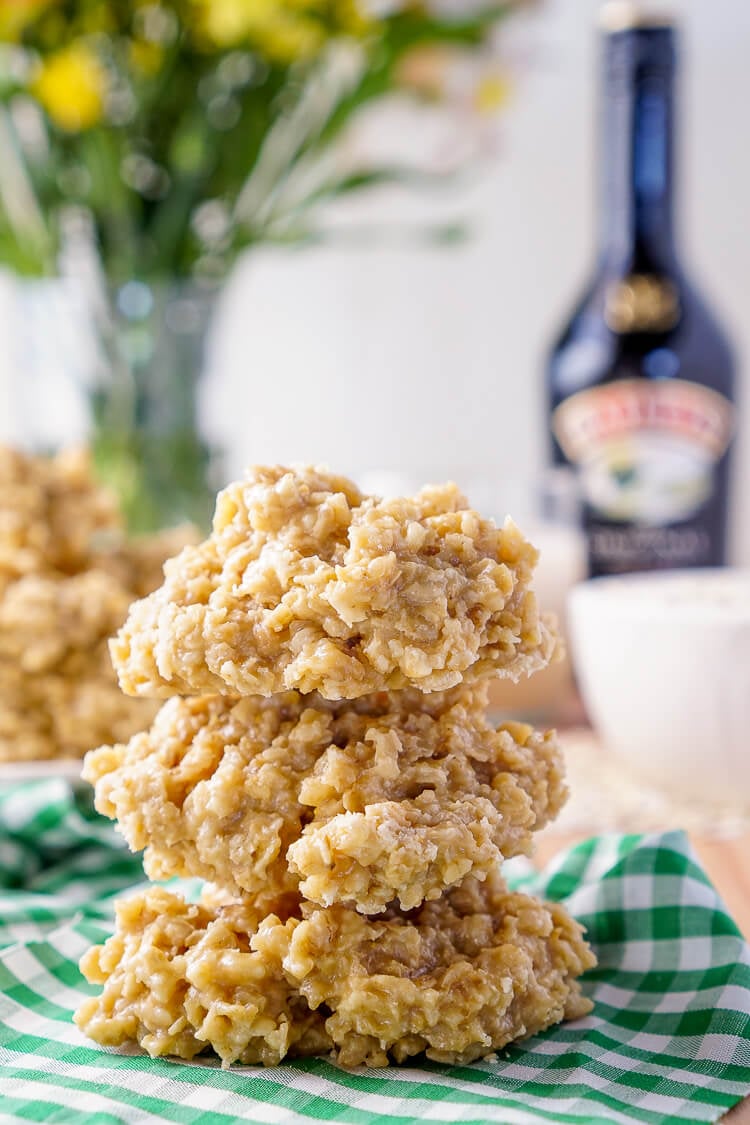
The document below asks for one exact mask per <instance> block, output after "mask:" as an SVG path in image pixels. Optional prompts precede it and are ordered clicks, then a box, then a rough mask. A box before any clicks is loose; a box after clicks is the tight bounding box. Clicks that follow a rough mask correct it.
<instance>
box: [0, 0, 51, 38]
mask: <svg viewBox="0 0 750 1125" xmlns="http://www.w3.org/2000/svg"><path fill="white" fill-rule="evenodd" d="M53 3H55V0H0V39H2V40H6V41H7V40H16V39H18V38H19V36H20V35H21V34H22V33H23V32H24V30H25V29H26V28H27V27H28V26H29V24H31V23H33V22H34V20H35V19H37V18H38V17H39V16H40V15H41V14H42V12H44V10H45V9H46V8H49V7H50V6H51V5H52V4H53Z"/></svg>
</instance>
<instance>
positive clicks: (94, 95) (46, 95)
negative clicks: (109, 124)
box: [31, 42, 107, 133]
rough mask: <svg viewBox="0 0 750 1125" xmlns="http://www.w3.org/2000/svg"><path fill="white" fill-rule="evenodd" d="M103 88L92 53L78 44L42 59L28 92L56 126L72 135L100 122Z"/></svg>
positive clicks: (102, 77) (104, 76)
mask: <svg viewBox="0 0 750 1125" xmlns="http://www.w3.org/2000/svg"><path fill="white" fill-rule="evenodd" d="M106 88H107V72H106V71H105V69H104V67H103V66H102V64H101V63H100V62H99V60H98V58H97V57H96V55H95V54H94V52H93V51H92V50H91V49H90V48H89V47H87V46H86V45H85V44H83V43H80V42H79V43H72V44H71V46H70V47H65V48H64V49H63V50H61V51H56V52H55V54H53V55H50V56H49V57H48V58H47V59H45V60H44V62H43V63H42V66H41V69H40V71H39V72H38V74H37V76H36V78H35V80H34V83H33V85H32V89H31V92H32V93H33V94H34V96H35V97H36V98H38V99H39V101H40V102H41V104H42V105H43V106H44V108H45V109H46V111H47V113H48V114H49V116H50V117H51V118H52V120H53V121H54V122H55V124H56V125H59V126H60V128H61V129H65V130H66V131H67V132H69V133H76V132H79V131H80V130H82V129H89V128H90V127H91V126H92V125H96V123H97V122H98V121H100V120H101V117H102V114H103V112H104V95H105V93H106Z"/></svg>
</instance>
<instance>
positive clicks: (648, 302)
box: [547, 3, 734, 575]
mask: <svg viewBox="0 0 750 1125" xmlns="http://www.w3.org/2000/svg"><path fill="white" fill-rule="evenodd" d="M602 25H603V28H604V34H603V39H604V44H603V46H604V52H603V53H604V86H605V96H604V105H603V115H602V117H603V134H604V135H603V154H602V155H603V167H602V171H603V177H602V185H601V192H602V207H601V219H602V229H601V234H600V249H599V258H598V264H597V267H596V272H595V276H594V279H593V281H592V282H591V284H590V285H589V287H588V289H587V291H586V293H585V295H584V297H583V299H582V300H581V302H580V303H579V305H578V307H577V309H576V311H575V313H574V314H573V316H572V318H571V320H570V321H569V323H568V325H567V327H566V328H565V330H564V332H563V334H562V336H561V337H560V339H559V341H558V342H557V344H556V346H555V348H554V350H553V352H552V354H551V356H550V359H549V364H548V371H547V393H548V403H549V412H550V422H551V436H552V462H553V464H554V465H555V466H558V467H561V466H566V467H567V468H568V469H569V470H570V471H571V472H572V473H574V474H575V478H576V483H577V486H578V493H579V496H580V498H581V503H582V513H583V515H582V518H583V522H584V529H585V532H586V535H587V540H588V552H589V570H590V573H591V574H592V575H598V574H613V573H618V572H625V571H634V570H656V569H662V568H666V567H692V566H718V565H722V564H723V563H724V562H725V561H726V537H727V506H728V469H729V446H730V440H731V437H732V432H733V414H734V406H733V402H734V369H733V360H732V355H731V351H730V348H729V345H728V343H727V340H726V338H725V336H724V334H723V332H722V331H721V329H720V328H719V326H718V324H717V323H716V321H715V320H714V317H713V315H712V314H711V313H710V312H709V310H708V308H707V307H706V305H705V303H704V301H703V299H702V297H701V296H700V295H699V294H698V292H697V291H696V289H695V287H694V286H693V284H692V282H691V281H690V280H689V279H688V277H687V276H686V274H685V273H684V272H683V268H682V265H681V263H680V260H679V257H678V254H677V249H676V246H675V238H674V227H673V133H674V128H673V127H674V95H673V86H674V74H675V40H676V33H675V28H674V27H673V26H672V24H671V23H670V21H668V20H664V19H659V20H654V19H653V18H652V19H651V20H649V19H647V18H646V17H645V16H644V15H643V14H641V13H640V12H639V11H638V10H637V9H636V8H634V7H633V6H630V5H623V4H619V3H618V4H609V5H607V6H605V8H604V9H603V12H602Z"/></svg>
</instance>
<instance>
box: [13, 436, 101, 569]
mask: <svg viewBox="0 0 750 1125" xmlns="http://www.w3.org/2000/svg"><path fill="white" fill-rule="evenodd" d="M120 523H121V521H120V516H119V513H118V510H117V505H116V502H115V499H114V496H113V495H112V494H111V493H110V492H109V491H108V490H107V489H105V488H102V487H101V486H100V485H99V484H97V482H96V481H95V480H94V477H93V475H92V473H91V468H90V463H89V459H88V457H87V455H86V454H85V452H83V451H82V450H68V451H66V452H64V453H60V454H58V456H56V457H49V458H48V457H33V456H30V455H27V454H24V453H20V452H18V451H17V450H13V449H9V448H8V447H6V446H0V588H2V586H3V585H4V584H5V583H6V582H7V581H9V580H12V579H14V578H18V577H20V576H21V575H24V574H32V573H37V572H40V571H48V570H55V571H59V572H61V573H63V574H76V573H78V572H79V571H81V570H84V569H86V567H87V566H88V565H89V557H90V553H91V551H92V549H93V547H94V545H95V543H96V541H97V538H98V537H100V536H102V535H104V536H107V535H110V534H119V533H120Z"/></svg>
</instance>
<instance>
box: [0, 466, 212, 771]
mask: <svg viewBox="0 0 750 1125" xmlns="http://www.w3.org/2000/svg"><path fill="white" fill-rule="evenodd" d="M195 538H196V536H195V532H194V531H193V530H192V529H188V528H178V529H175V530H173V531H169V532H165V533H160V534H159V535H152V536H145V537H143V538H142V539H136V540H134V541H131V540H127V539H126V538H125V536H124V533H123V530H122V528H121V526H120V518H119V514H118V512H117V508H116V505H115V502H114V499H113V498H112V496H111V495H110V493H109V492H108V491H107V490H106V489H104V488H102V487H101V486H100V485H99V484H97V482H96V481H95V479H94V477H93V474H92V472H91V467H90V465H89V461H88V458H87V457H86V456H85V454H83V453H81V452H67V453H62V454H60V455H58V456H57V457H52V458H47V457H33V456H30V455H27V454H23V453H19V452H17V451H15V450H11V449H7V448H4V447H0V761H21V760H26V761H28V760H34V759H46V758H58V757H81V756H82V755H83V754H85V753H86V751H87V750H90V749H91V747H92V746H97V745H99V744H101V743H102V742H105V741H117V742H119V741H122V740H124V739H128V738H130V736H131V735H132V734H134V733H135V731H137V730H142V729H143V727H145V726H147V725H148V724H149V723H150V722H151V721H152V719H153V718H154V716H155V714H156V711H157V706H156V705H155V704H154V703H153V702H152V701H151V700H145V699H132V698H128V697H126V696H124V695H123V694H122V692H121V691H120V689H119V687H118V685H117V679H116V677H115V674H114V671H113V669H112V663H111V659H110V656H109V650H108V641H109V638H110V637H111V636H112V634H113V633H114V632H116V630H117V629H118V628H119V627H120V626H121V625H122V623H123V621H124V620H125V617H126V614H127V611H128V606H129V605H130V603H131V602H132V601H133V600H135V599H136V598H138V597H141V596H143V595H145V594H147V593H148V592H150V591H151V590H153V589H154V588H155V587H156V586H158V585H159V583H160V582H161V580H162V578H163V572H162V564H163V562H164V559H165V558H166V557H167V556H168V555H170V554H174V553H175V552H176V551H178V550H180V548H181V547H183V546H184V545H185V543H187V542H189V541H191V539H192V541H193V542H194V541H195Z"/></svg>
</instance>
